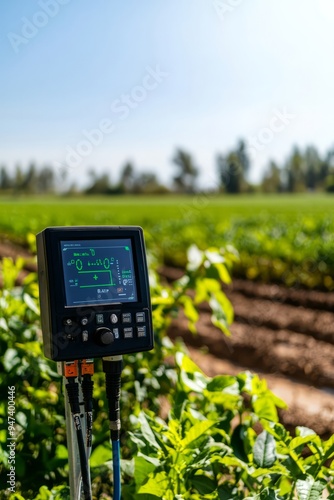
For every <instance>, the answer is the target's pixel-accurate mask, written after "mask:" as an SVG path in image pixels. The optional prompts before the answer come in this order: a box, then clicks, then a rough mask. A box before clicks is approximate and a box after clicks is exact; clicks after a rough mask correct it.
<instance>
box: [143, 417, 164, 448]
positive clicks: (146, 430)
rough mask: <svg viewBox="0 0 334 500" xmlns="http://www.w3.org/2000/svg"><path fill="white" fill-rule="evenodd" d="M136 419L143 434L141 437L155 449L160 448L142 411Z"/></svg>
mask: <svg viewBox="0 0 334 500" xmlns="http://www.w3.org/2000/svg"><path fill="white" fill-rule="evenodd" d="M138 421H139V423H140V426H141V427H140V430H141V433H142V435H143V438H144V439H146V441H147V443H148V444H150V445H151V446H152V447H153V448H155V449H156V450H160V449H161V448H160V445H159V444H158V442H157V440H156V439H155V436H154V433H153V431H152V429H151V427H150V425H149V423H148V421H147V419H146V416H145V414H144V413H143V412H141V413H140V414H139V417H138Z"/></svg>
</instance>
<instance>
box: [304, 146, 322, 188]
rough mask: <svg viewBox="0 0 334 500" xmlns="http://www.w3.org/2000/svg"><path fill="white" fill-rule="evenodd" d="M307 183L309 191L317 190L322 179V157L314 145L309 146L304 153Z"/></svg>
mask: <svg viewBox="0 0 334 500" xmlns="http://www.w3.org/2000/svg"><path fill="white" fill-rule="evenodd" d="M304 159H305V184H306V188H307V189H308V190H309V191H315V189H316V188H317V185H318V183H319V180H320V166H321V158H320V156H319V153H318V151H317V149H316V148H315V147H314V146H308V147H307V148H306V151H305V155H304Z"/></svg>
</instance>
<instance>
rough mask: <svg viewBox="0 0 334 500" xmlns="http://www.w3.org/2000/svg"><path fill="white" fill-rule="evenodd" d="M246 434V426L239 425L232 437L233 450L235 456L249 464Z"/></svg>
mask: <svg viewBox="0 0 334 500" xmlns="http://www.w3.org/2000/svg"><path fill="white" fill-rule="evenodd" d="M245 432H246V426H244V425H241V424H240V425H237V427H236V428H235V429H234V431H233V434H232V437H231V446H232V448H233V451H234V454H235V456H236V457H237V458H239V459H240V460H242V461H243V462H245V463H247V462H248V457H247V454H246V451H245Z"/></svg>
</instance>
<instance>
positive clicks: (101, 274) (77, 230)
mask: <svg viewBox="0 0 334 500" xmlns="http://www.w3.org/2000/svg"><path fill="white" fill-rule="evenodd" d="M37 259H38V278H39V287H40V304H41V322H42V331H43V341H44V352H45V355H46V356H47V357H48V358H50V359H53V360H55V361H71V360H74V359H84V358H96V357H104V356H113V355H118V354H126V353H130V352H140V351H146V350H150V349H152V347H153V329H152V314H151V303H150V294H149V282H148V272H147V263H146V253H145V246H144V238H143V231H142V229H141V228H140V227H133V226H91V227H90V226H88V227H81V226H77V227H50V228H47V229H45V230H44V231H42V232H41V233H39V234H38V235H37Z"/></svg>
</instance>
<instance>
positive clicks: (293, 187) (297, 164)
mask: <svg viewBox="0 0 334 500" xmlns="http://www.w3.org/2000/svg"><path fill="white" fill-rule="evenodd" d="M285 171H286V174H287V186H286V187H287V191H288V192H289V193H295V192H300V191H304V189H305V177H304V171H305V170H304V158H303V156H302V154H301V152H300V150H299V149H298V148H297V147H295V148H294V150H293V152H292V155H291V157H290V158H289V159H288V161H287V164H286V166H285Z"/></svg>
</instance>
